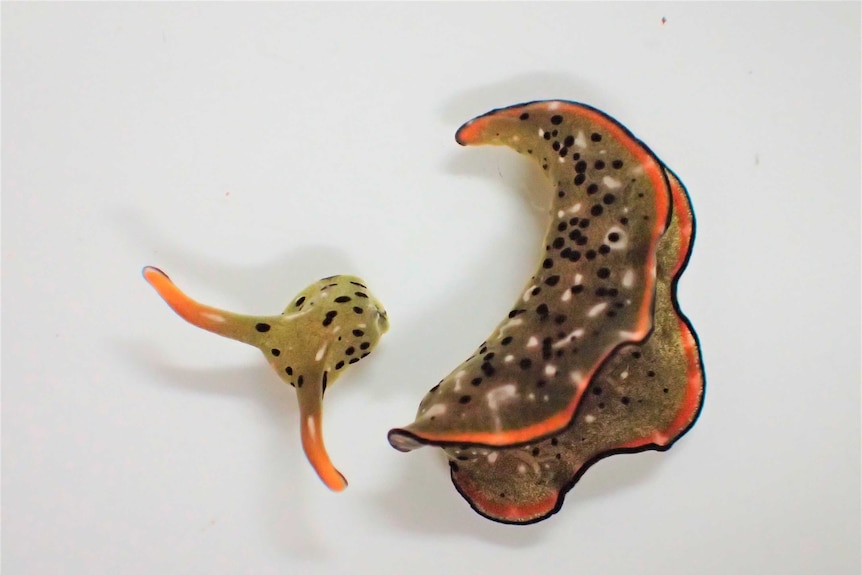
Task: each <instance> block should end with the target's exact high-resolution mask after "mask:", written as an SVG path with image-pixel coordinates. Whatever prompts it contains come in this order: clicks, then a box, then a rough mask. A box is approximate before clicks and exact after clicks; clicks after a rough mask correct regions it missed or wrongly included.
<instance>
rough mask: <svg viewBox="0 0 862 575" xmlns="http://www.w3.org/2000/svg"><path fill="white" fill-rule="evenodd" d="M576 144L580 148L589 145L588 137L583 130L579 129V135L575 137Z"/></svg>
mask: <svg viewBox="0 0 862 575" xmlns="http://www.w3.org/2000/svg"><path fill="white" fill-rule="evenodd" d="M575 145H576V146H577V147H579V148H586V147H587V139H586V138H585V137H584V131H583V130H578V137H577V138H575Z"/></svg>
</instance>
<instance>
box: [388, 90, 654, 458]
mask: <svg viewBox="0 0 862 575" xmlns="http://www.w3.org/2000/svg"><path fill="white" fill-rule="evenodd" d="M552 104H553V103H548V102H539V103H535V104H531V105H529V106H524V107H521V108H520V109H518V110H515V109H504V110H499V111H495V112H492V113H490V114H487V115H485V116H481V117H480V118H478V119H476V120H473V121H471V122H469V123H467V124H465V126H463V127H462V128H461V129H460V130H459V131H458V135H457V136H456V137H457V139H458V141H459V142H461V143H463V144H486V143H487V144H498V145H507V146H510V147H512V148H514V149H515V150H516V151H518V152H520V153H522V154H525V155H528V156H530V157H532V158H534V159H536V160H537V161H539V162H540V163H541V164H542V165H543V167H545V170H546V172H547V174H548V176H549V178H550V179H551V181H552V183H553V184H554V192H553V195H554V201H553V202H552V206H551V210H550V211H551V221H550V225H549V227H548V231H547V232H546V235H545V238H544V241H543V244H542V256H541V258H540V260H539V264H538V266H537V269H536V271H535V273H534V274H533V275H532V277H531V278H530V279H529V281H528V282H527V284H526V286H525V287H524V289H523V291H522V295H521V297H520V298H519V299H518V300H517V301H516V302H515V305H514V306H513V307H512V309H511V310H510V311H509V312H508V314H507V316H506V318H505V319H504V320H503V321H502V322H501V323H500V325H499V326H498V327H497V329H496V330H494V332H493V333H492V334H491V335H490V337H489V338H488V339H487V340H486V341H485V342H484V343H483V344H482V345H480V346H479V349H478V350H477V352H476V353H474V354H473V355H472V356H470V357H469V358H468V359H467V360H466V361H465V362H464V363H463V364H462V365H461V366H459V367H457V368H456V369H455V370H453V371H452V373H451V374H450V375H448V376H447V377H446V378H444V379H443V381H442V382H441V383H440V384H439V385H437V386H435V387H434V388H432V390H431V391H430V392H429V393H428V395H427V396H426V397H425V399H424V400H423V401H422V403H421V404H420V407H419V411H418V416H417V419H416V421H415V422H414V423H412V424H410V425H408V426H406V427H404V428H398V429H396V430H393V431H392V432H391V433H390V441H391V442H392V444H393V446H395V447H396V448H397V449H401V450H409V449H412V448H415V447H418V446H419V445H421V444H422V443H425V442H434V443H461V442H470V443H482V444H490V445H506V444H510V443H518V442H525V441H530V440H532V439H535V438H537V437H541V436H543V435H548V434H550V433H552V432H554V431H558V430H559V429H562V428H563V427H565V426H566V425H568V423H569V422H570V421H571V418H572V415H573V414H574V411H575V409H576V408H577V405H578V402H579V401H580V398H581V396H582V395H583V392H584V390H585V389H586V386H587V384H588V383H589V380H590V378H591V377H592V375H593V374H594V373H595V371H596V370H597V369H598V368H599V367H600V365H601V364H602V362H604V361H605V360H606V359H607V358H608V357H609V356H610V355H611V354H612V353H613V352H614V350H615V349H616V348H618V347H619V346H621V345H623V344H625V343H631V342H638V341H641V340H643V339H644V338H645V337H646V336H647V334H648V333H649V331H650V329H651V327H652V302H653V297H654V293H655V265H656V261H655V259H656V246H657V244H658V240H659V238H660V237H661V235H662V233H664V231H665V229H666V227H667V224H668V214H669V211H668V208H669V205H670V197H669V189H668V186H667V179H666V177H665V175H664V171H663V170H662V168H661V165H660V163H659V162H658V160H657V159H656V158H655V157H654V156H653V155H652V154H651V153H650V152H649V151H648V150H646V148H645V147H643V146H642V145H641V144H640V143H639V142H637V141H636V140H634V139H633V138H632V137H631V136H630V135H629V134H628V132H626V131H625V129H624V128H622V127H621V126H619V125H618V124H617V123H616V122H614V121H613V120H611V119H609V118H608V117H607V116H604V115H602V114H600V113H598V112H596V111H594V110H591V109H587V108H582V107H572V105H571V104H568V106H569V108H568V109H565V107H564V106H563V105H562V104H561V103H557V107H556V109H555V108H554V107H553V105H552Z"/></svg>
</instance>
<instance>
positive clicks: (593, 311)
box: [587, 302, 608, 317]
mask: <svg viewBox="0 0 862 575" xmlns="http://www.w3.org/2000/svg"><path fill="white" fill-rule="evenodd" d="M606 307H608V304H607V302H602V303H597V304H596V305H594V306H593V307H591V308H590V311H588V312H587V317H596V316H597V315H599V314H600V313H602V312H603V311H605V308H606Z"/></svg>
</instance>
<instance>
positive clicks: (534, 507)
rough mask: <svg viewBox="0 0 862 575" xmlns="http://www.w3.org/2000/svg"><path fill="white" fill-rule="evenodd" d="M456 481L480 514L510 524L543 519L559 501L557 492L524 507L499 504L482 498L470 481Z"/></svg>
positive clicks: (512, 504) (513, 504)
mask: <svg viewBox="0 0 862 575" xmlns="http://www.w3.org/2000/svg"><path fill="white" fill-rule="evenodd" d="M456 481H457V483H458V486H459V487H460V489H461V493H462V494H463V495H464V496H465V497H466V498H467V499H468V500H469V501H470V503H471V504H472V505H473V506H474V507H476V508H477V509H478V510H479V511H480V512H481V513H483V514H485V515H489V516H491V517H493V518H495V519H500V520H503V521H509V522H511V523H523V522H525V521H530V520H531V519H537V518H539V517H543V516H545V515H547V514H548V513H550V512H551V511H553V509H554V507H555V506H556V504H557V499H559V492H557V493H552V494H551V495H549V496H548V497H546V498H544V499H540V500H539V501H537V502H535V503H529V504H526V505H518V504H516V503H514V502H512V503H508V504H507V503H500V502H498V501H492V500H490V499H488V498H486V497H484V496H483V495H482V492H481V491H479V490H478V489H476V487H475V485H474V484H473V482H472V481H470V480H457V479H456Z"/></svg>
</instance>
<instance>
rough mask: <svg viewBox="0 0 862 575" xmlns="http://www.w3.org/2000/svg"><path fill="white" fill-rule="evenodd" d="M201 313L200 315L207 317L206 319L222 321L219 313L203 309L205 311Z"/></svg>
mask: <svg viewBox="0 0 862 575" xmlns="http://www.w3.org/2000/svg"><path fill="white" fill-rule="evenodd" d="M201 315H202V316H204V317H205V318H207V319H208V320H210V321H214V322H217V323H224V316H222V315H219V314H217V313H210V312H208V311H205V312H203V313H202V314H201Z"/></svg>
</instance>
